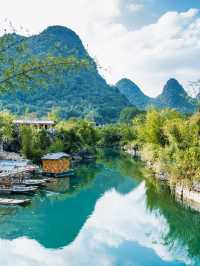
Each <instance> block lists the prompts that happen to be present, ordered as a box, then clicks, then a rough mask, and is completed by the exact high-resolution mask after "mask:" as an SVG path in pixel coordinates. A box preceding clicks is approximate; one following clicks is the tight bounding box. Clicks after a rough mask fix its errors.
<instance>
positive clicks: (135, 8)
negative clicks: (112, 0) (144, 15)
mask: <svg viewBox="0 0 200 266" xmlns="http://www.w3.org/2000/svg"><path fill="white" fill-rule="evenodd" d="M143 8H144V5H142V4H135V3H131V4H129V5H127V9H128V11H130V12H132V13H133V12H138V11H140V10H142V9H143Z"/></svg>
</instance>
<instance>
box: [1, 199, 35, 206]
mask: <svg viewBox="0 0 200 266" xmlns="http://www.w3.org/2000/svg"><path fill="white" fill-rule="evenodd" d="M30 202H31V200H29V199H5V198H0V205H22V206H25V205H27V204H29V203H30Z"/></svg>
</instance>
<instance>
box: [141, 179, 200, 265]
mask: <svg viewBox="0 0 200 266" xmlns="http://www.w3.org/2000/svg"><path fill="white" fill-rule="evenodd" d="M146 188H147V191H146V195H147V206H148V208H149V209H150V210H151V211H159V213H160V214H161V215H163V216H164V217H165V219H166V221H167V222H168V225H169V232H168V233H167V234H166V236H165V238H164V240H165V242H166V244H167V245H168V246H171V248H172V249H173V245H174V244H175V243H177V242H179V243H181V245H182V246H185V247H187V250H188V254H189V256H190V257H191V258H192V260H193V261H194V260H195V259H196V260H197V261H198V262H197V264H194V265H199V264H198V263H200V249H199V241H200V213H199V212H197V211H194V210H191V209H190V208H187V207H184V206H183V205H181V204H180V203H178V202H176V201H175V199H174V198H173V197H172V196H171V195H170V191H169V190H168V188H167V187H166V186H163V185H160V184H159V183H158V182H157V181H155V180H154V179H150V180H149V181H148V182H146Z"/></svg>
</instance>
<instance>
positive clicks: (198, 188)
mask: <svg viewBox="0 0 200 266" xmlns="http://www.w3.org/2000/svg"><path fill="white" fill-rule="evenodd" d="M125 152H126V153H127V154H128V155H130V156H132V157H135V156H137V157H140V159H141V160H142V161H143V162H144V163H145V167H146V168H147V169H150V170H151V171H152V174H153V176H154V177H155V178H156V179H157V180H158V181H159V182H164V183H165V184H166V185H167V186H168V187H169V188H170V191H171V193H172V194H173V195H174V197H175V200H177V201H178V202H180V203H181V204H183V205H184V206H186V207H190V208H191V209H193V210H196V211H198V212H200V182H199V183H196V184H193V186H189V185H185V184H184V185H183V184H181V183H176V184H175V185H173V186H172V185H170V182H169V179H170V178H169V174H168V173H167V172H166V171H163V170H161V169H159V166H158V164H156V163H153V162H151V161H147V160H145V159H144V157H143V156H142V154H141V152H140V151H137V153H135V150H134V151H132V152H131V151H130V149H129V150H125ZM133 154H134V156H133Z"/></svg>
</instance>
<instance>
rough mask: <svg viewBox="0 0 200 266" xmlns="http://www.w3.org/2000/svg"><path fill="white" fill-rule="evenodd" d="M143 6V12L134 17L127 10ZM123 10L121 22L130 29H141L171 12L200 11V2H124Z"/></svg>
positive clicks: (174, 0) (161, 0)
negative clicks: (193, 9)
mask: <svg viewBox="0 0 200 266" xmlns="http://www.w3.org/2000/svg"><path fill="white" fill-rule="evenodd" d="M131 4H133V5H134V4H138V5H141V7H142V8H141V10H140V12H138V13H135V14H134V15H133V14H132V13H131V12H129V11H128V10H127V5H131ZM121 8H122V10H123V12H122V16H121V18H120V20H121V21H122V22H123V23H125V24H126V25H127V26H128V27H130V28H134V27H140V26H143V25H147V24H149V23H154V22H155V21H156V20H157V19H158V18H159V17H160V16H162V15H163V14H165V13H166V12H169V11H177V12H184V11H187V10H188V9H190V8H197V9H200V1H199V0H138V1H134V0H122V1H121Z"/></svg>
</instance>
